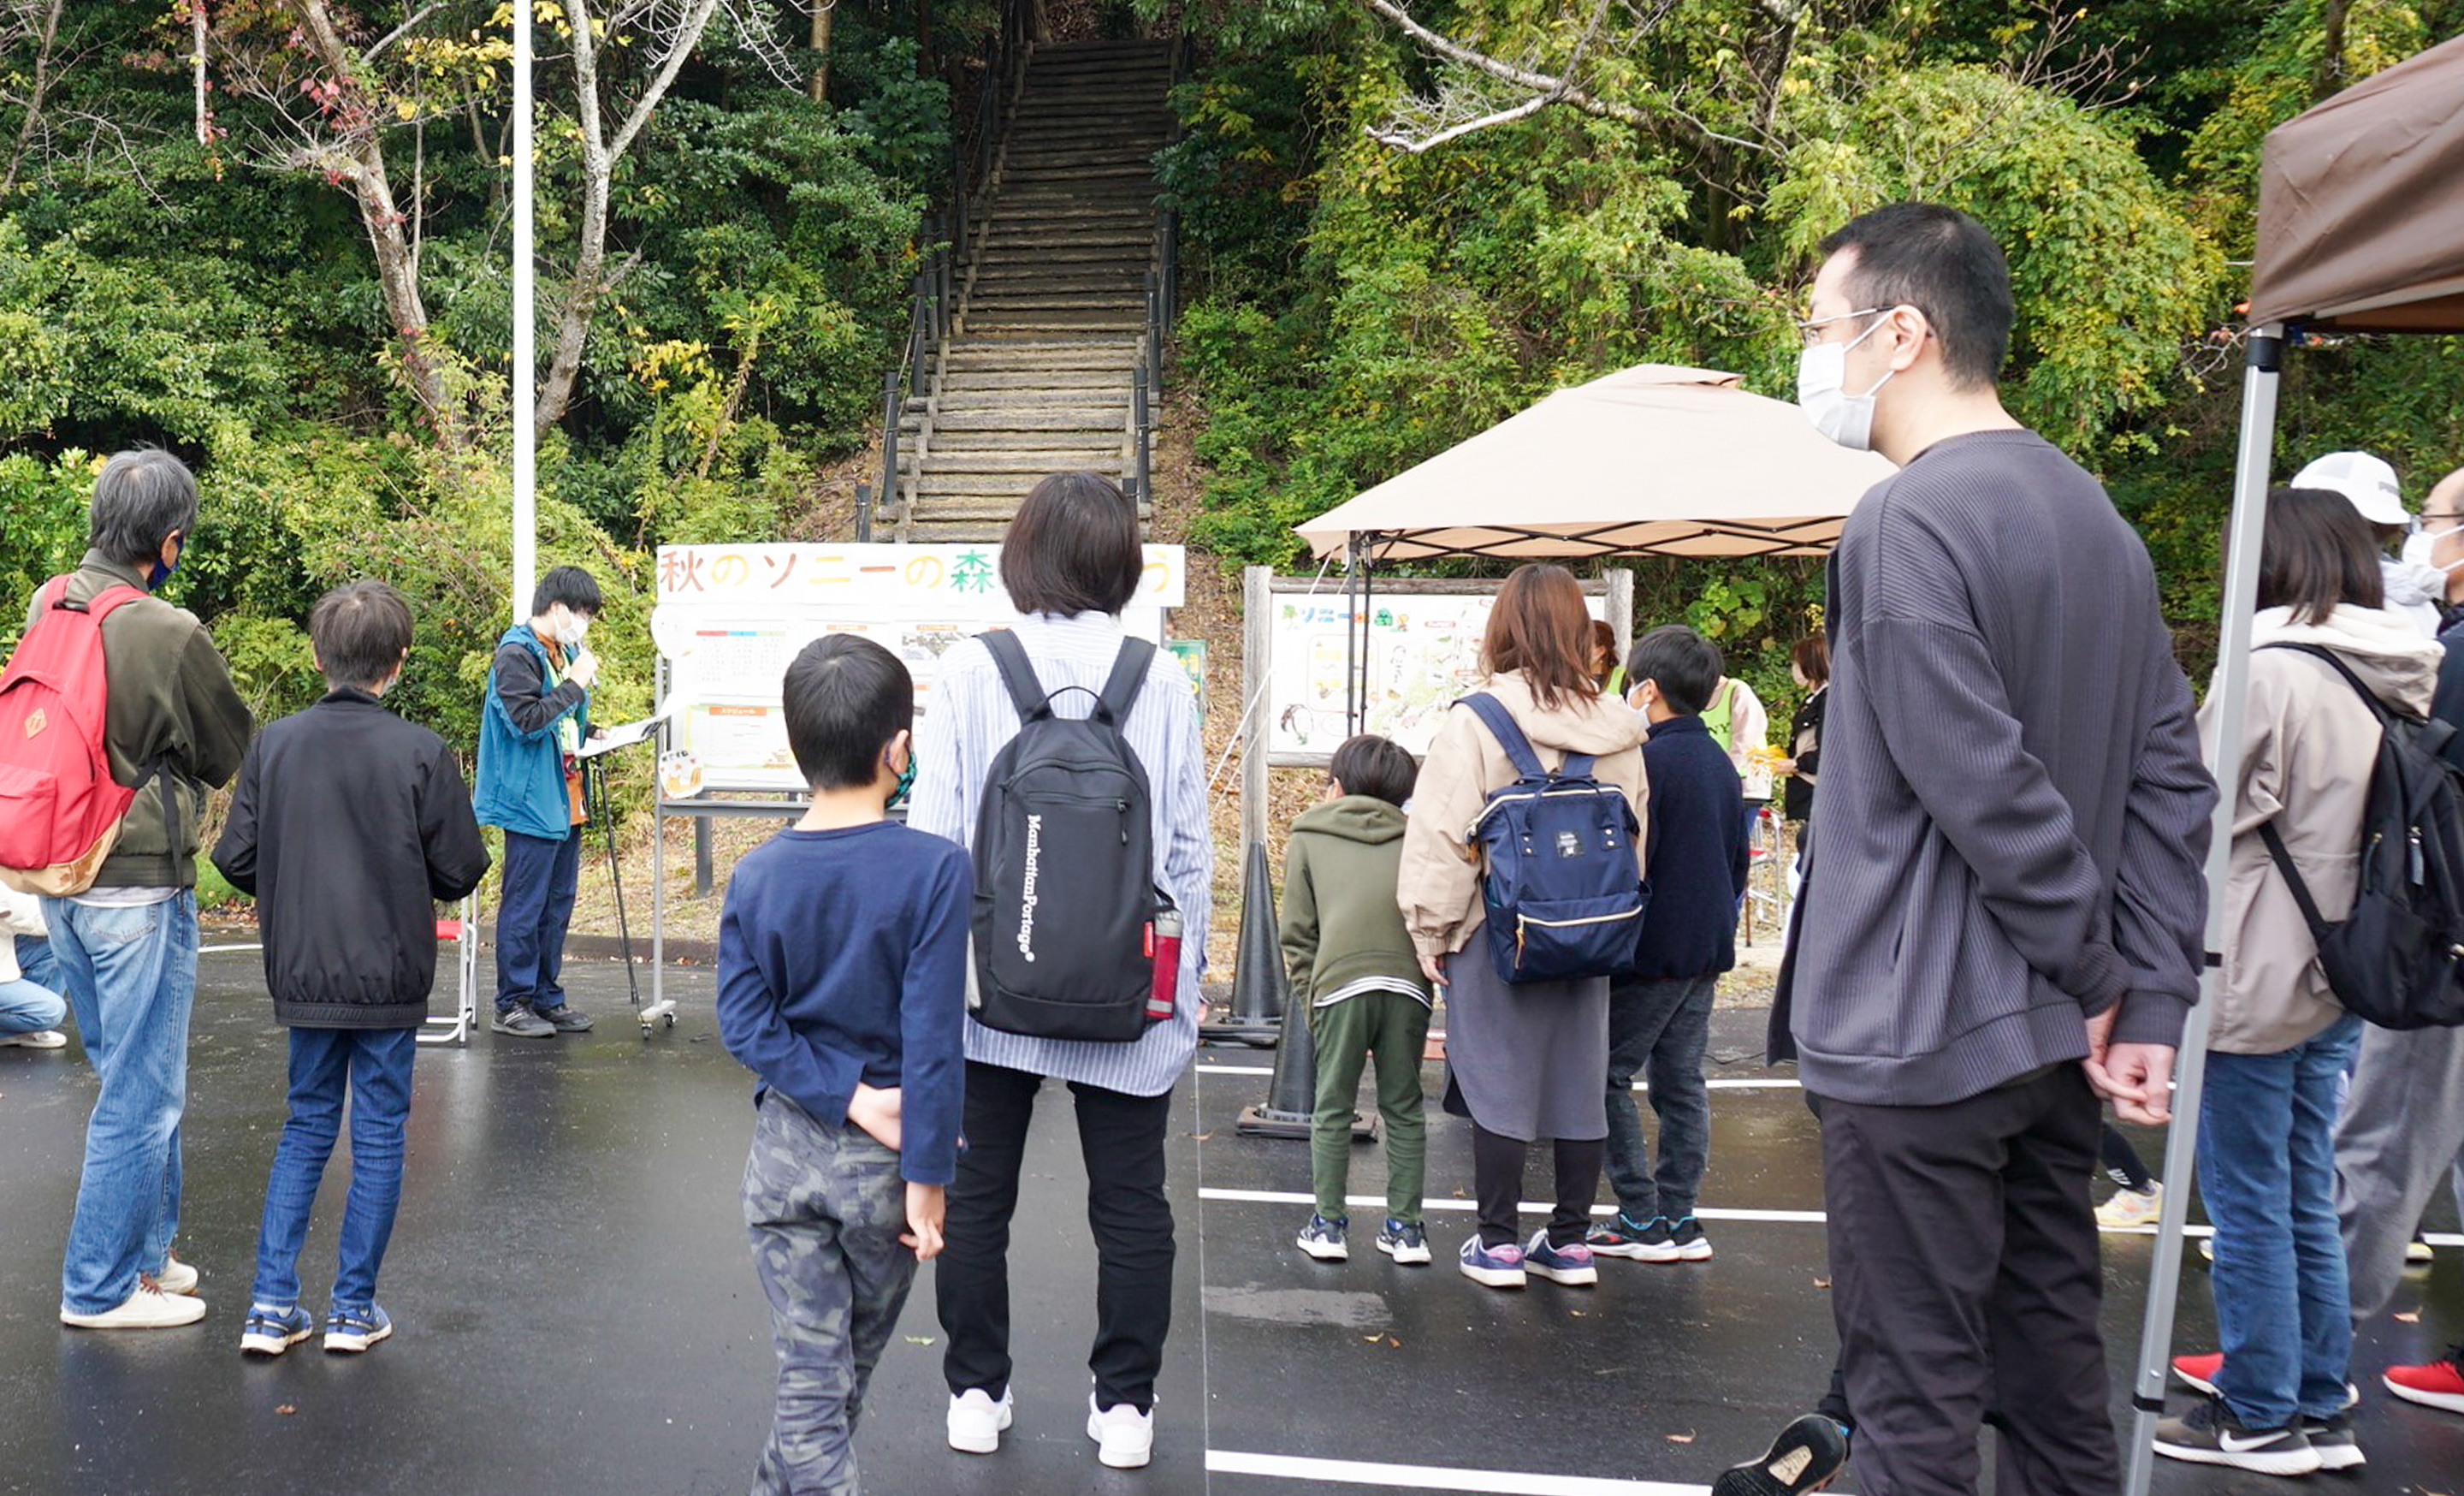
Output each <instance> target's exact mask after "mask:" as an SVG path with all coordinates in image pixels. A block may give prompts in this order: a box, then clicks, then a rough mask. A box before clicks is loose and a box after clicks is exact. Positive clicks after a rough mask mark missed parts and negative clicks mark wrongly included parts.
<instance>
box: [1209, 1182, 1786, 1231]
mask: <svg viewBox="0 0 2464 1496" xmlns="http://www.w3.org/2000/svg"><path fill="white" fill-rule="evenodd" d="M1198 1197H1199V1199H1201V1200H1220V1201H1222V1202H1223V1203H1225V1204H1227V1205H1309V1204H1312V1203H1314V1202H1315V1201H1316V1199H1317V1196H1316V1195H1307V1194H1303V1193H1301V1192H1298V1191H1284V1190H1200V1191H1199V1192H1198ZM1343 1202H1344V1203H1345V1204H1346V1205H1377V1206H1382V1205H1384V1204H1385V1203H1386V1196H1384V1195H1345V1196H1344V1197H1343ZM1421 1208H1422V1209H1424V1210H1433V1211H1461V1212H1463V1213H1464V1214H1466V1215H1468V1214H1469V1213H1471V1212H1473V1211H1476V1210H1478V1209H1480V1204H1479V1202H1478V1201H1475V1200H1455V1199H1444V1200H1424V1201H1422V1202H1421ZM1518 1208H1519V1209H1521V1210H1523V1211H1526V1212H1529V1214H1531V1215H1535V1216H1546V1215H1548V1214H1549V1213H1550V1212H1551V1211H1552V1210H1554V1209H1556V1207H1555V1206H1554V1205H1551V1204H1549V1203H1547V1202H1545V1201H1535V1200H1525V1201H1524V1202H1523V1203H1522V1205H1521V1206H1520V1207H1518ZM1616 1211H1617V1202H1616V1201H1614V1200H1612V1201H1610V1202H1609V1203H1608V1204H1606V1205H1595V1206H1593V1207H1592V1214H1593V1215H1595V1216H1608V1215H1613V1214H1615V1212H1616ZM1694 1214H1695V1215H1696V1216H1698V1217H1701V1218H1702V1219H1704V1220H1754V1221H1765V1222H1771V1221H1776V1222H1779V1223H1782V1224H1785V1225H1799V1226H1818V1225H1820V1224H1822V1222H1823V1220H1824V1218H1825V1217H1824V1216H1823V1214H1822V1212H1820V1211H1749V1210H1718V1209H1712V1210H1698V1211H1696V1212H1695V1213H1694Z"/></svg>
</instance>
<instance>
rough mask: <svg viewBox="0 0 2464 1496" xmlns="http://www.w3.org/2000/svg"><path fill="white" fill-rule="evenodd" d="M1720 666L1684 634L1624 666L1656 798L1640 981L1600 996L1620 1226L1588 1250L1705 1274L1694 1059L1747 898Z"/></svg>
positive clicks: (1741, 813) (1705, 1036)
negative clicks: (1649, 1122)
mask: <svg viewBox="0 0 2464 1496" xmlns="http://www.w3.org/2000/svg"><path fill="white" fill-rule="evenodd" d="M1723 668H1724V667H1723V663H1722V661H1721V659H1720V651H1719V650H1718V648H1717V647H1715V646H1714V645H1713V644H1712V643H1711V641H1710V640H1709V639H1706V638H1705V637H1704V636H1702V635H1700V634H1697V633H1695V632H1694V631H1693V630H1692V629H1689V628H1686V627H1684V626H1683V625H1682V624H1671V625H1669V626H1667V627H1665V628H1659V629H1654V630H1652V631H1651V632H1650V633H1648V634H1646V635H1644V636H1642V637H1641V638H1640V639H1639V640H1637V641H1636V642H1635V646H1634V653H1633V655H1632V656H1630V657H1629V658H1628V659H1627V661H1626V679H1627V680H1628V681H1632V682H1634V688H1633V696H1632V700H1633V702H1634V704H1635V705H1636V706H1637V707H1638V708H1639V709H1640V710H1641V712H1642V714H1643V716H1644V718H1645V719H1646V720H1648V721H1649V723H1650V724H1651V734H1650V736H1649V737H1648V738H1646V739H1644V741H1643V745H1642V771H1643V777H1644V779H1645V781H1646V782H1648V783H1649V784H1650V786H1651V843H1650V849H1649V851H1648V853H1647V855H1646V857H1645V859H1644V864H1643V878H1644V879H1645V881H1646V882H1649V883H1650V885H1651V903H1650V904H1649V905H1648V906H1646V907H1645V908H1644V910H1643V916H1642V933H1641V936H1640V938H1639V941H1638V943H1637V945H1636V948H1635V971H1634V973H1633V974H1632V975H1630V976H1620V977H1617V978H1615V979H1614V980H1613V981H1612V982H1611V983H1610V985H1609V1074H1608V1106H1609V1149H1608V1175H1609V1183H1610V1184H1611V1185H1612V1186H1614V1187H1615V1188H1616V1190H1617V1215H1616V1216H1615V1217H1611V1218H1610V1219H1608V1220H1607V1221H1605V1222H1602V1223H1601V1224H1599V1225H1597V1226H1594V1227H1593V1228H1592V1230H1591V1234H1590V1236H1589V1237H1588V1238H1587V1239H1588V1241H1589V1242H1590V1244H1591V1248H1592V1252H1593V1254H1594V1255H1595V1256H1598V1257H1623V1258H1631V1259H1634V1260H1635V1261H1637V1262H1705V1261H1708V1260H1709V1258H1710V1256H1711V1242H1710V1239H1709V1238H1707V1237H1705V1236H1704V1235H1703V1227H1702V1226H1701V1224H1700V1223H1698V1222H1697V1221H1696V1220H1695V1219H1694V1192H1695V1191H1696V1190H1697V1189H1698V1188H1700V1187H1701V1185H1702V1183H1703V1171H1704V1170H1705V1168H1706V1167H1707V1166H1708V1164H1709V1163H1710V1157H1711V1096H1710V1088H1709V1087H1708V1086H1706V1085H1705V1084H1704V1083H1703V1050H1704V1046H1705V1044H1706V1043H1708V1042H1709V1039H1710V1037H1711V994H1712V991H1713V989H1715V988H1717V987H1718V986H1719V984H1720V973H1721V972H1723V971H1727V970H1728V969H1729V968H1730V967H1733V966H1735V965H1736V964H1737V949H1736V943H1737V901H1738V900H1739V899H1741V898H1743V897H1744V896H1745V892H1746V836H1745V795H1744V791H1743V787H1742V786H1741V785H1740V784H1739V783H1738V780H1737V770H1736V766H1735V765H1734V764H1733V763H1731V762H1730V761H1729V758H1728V755H1727V752H1726V751H1725V750H1724V749H1722V748H1721V747H1720V745H1719V743H1718V742H1717V741H1716V740H1714V739H1713V738H1712V736H1711V734H1710V732H1709V730H1708V729H1706V728H1705V726H1704V725H1703V718H1702V716H1701V713H1702V710H1703V708H1704V706H1705V704H1706V703H1708V702H1709V701H1710V699H1711V693H1712V692H1713V691H1714V690H1716V689H1718V688H1719V683H1720V676H1721V671H1722V669H1723ZM1638 1071H1639V1072H1641V1073H1642V1075H1643V1076H1644V1078H1645V1079H1646V1080H1647V1081H1648V1082H1649V1083H1650V1085H1651V1109H1652V1111H1653V1112H1654V1113H1656V1114H1657V1115H1658V1116H1659V1118H1660V1160H1659V1164H1658V1167H1657V1168H1654V1167H1653V1165H1652V1159H1651V1153H1650V1150H1648V1149H1647V1148H1646V1147H1645V1146H1644V1144H1643V1138H1642V1121H1641V1118H1640V1116H1639V1114H1638V1113H1637V1112H1636V1110H1635V1105H1634V1078H1635V1075H1636V1073H1637V1072H1638Z"/></svg>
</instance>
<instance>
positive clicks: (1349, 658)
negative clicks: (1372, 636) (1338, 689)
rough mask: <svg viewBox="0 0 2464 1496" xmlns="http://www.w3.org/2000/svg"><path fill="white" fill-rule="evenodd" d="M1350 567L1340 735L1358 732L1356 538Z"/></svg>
mask: <svg viewBox="0 0 2464 1496" xmlns="http://www.w3.org/2000/svg"><path fill="white" fill-rule="evenodd" d="M1350 562H1351V564H1350V565H1348V566H1346V567H1345V568H1344V569H1343V731H1344V735H1345V736H1346V737H1350V736H1351V735H1352V734H1353V733H1356V732H1358V731H1359V730H1360V726H1359V723H1360V633H1359V631H1358V630H1356V629H1354V628H1353V626H1352V610H1353V608H1355V607H1357V606H1358V605H1359V600H1360V536H1359V533H1358V532H1357V531H1355V532H1353V537H1352V555H1351V557H1350Z"/></svg>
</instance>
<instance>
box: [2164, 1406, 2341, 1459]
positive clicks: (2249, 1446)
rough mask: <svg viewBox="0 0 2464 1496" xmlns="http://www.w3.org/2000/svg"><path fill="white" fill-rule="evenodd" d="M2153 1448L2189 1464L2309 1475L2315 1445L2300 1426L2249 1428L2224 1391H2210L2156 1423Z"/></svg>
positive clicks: (2316, 1456)
mask: <svg viewBox="0 0 2464 1496" xmlns="http://www.w3.org/2000/svg"><path fill="white" fill-rule="evenodd" d="M2156 1452H2157V1453H2158V1454H2160V1455H2164V1456H2167V1458H2170V1459H2174V1460H2187V1461H2189V1463H2192V1464H2220V1465H2224V1466H2227V1467H2228V1468H2231V1469H2234V1470H2254V1471H2256V1472H2257V1473H2258V1474H2260V1475H2308V1474H2309V1473H2310V1472H2311V1471H2313V1470H2316V1469H2318V1468H2320V1465H2321V1461H2320V1459H2319V1451H2318V1450H2316V1449H2313V1448H2311V1447H2310V1440H2309V1439H2308V1438H2307V1437H2305V1436H2304V1435H2303V1434H2302V1432H2301V1430H2300V1429H2299V1428H2298V1427H2287V1428H2248V1427H2245V1426H2244V1425H2243V1423H2242V1421H2241V1419H2239V1418H2234V1417H2233V1410H2232V1409H2231V1408H2228V1407H2226V1406H2225V1400H2224V1399H2223V1398H2222V1397H2210V1398H2207V1399H2205V1400H2204V1401H2202V1402H2200V1403H2199V1405H2198V1406H2196V1407H2194V1408H2192V1409H2191V1410H2190V1411H2189V1413H2186V1414H2184V1415H2183V1416H2182V1417H2180V1418H2167V1419H2165V1420H2164V1421H2163V1422H2161V1423H2159V1424H2157V1425H2156Z"/></svg>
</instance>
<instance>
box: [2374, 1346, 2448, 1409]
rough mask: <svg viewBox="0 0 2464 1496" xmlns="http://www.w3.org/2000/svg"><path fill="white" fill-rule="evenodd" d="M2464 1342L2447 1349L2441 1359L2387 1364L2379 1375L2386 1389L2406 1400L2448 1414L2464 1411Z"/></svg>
mask: <svg viewBox="0 0 2464 1496" xmlns="http://www.w3.org/2000/svg"><path fill="white" fill-rule="evenodd" d="M2458 1362H2464V1345H2459V1346H2457V1347H2456V1348H2455V1349H2454V1350H2453V1351H2449V1352H2447V1359H2445V1360H2444V1361H2432V1362H2430V1363H2429V1364H2428V1365H2426V1366H2390V1367H2388V1368H2387V1375H2386V1376H2385V1377H2383V1378H2381V1379H2382V1380H2383V1381H2385V1382H2386V1383H2387V1391H2389V1392H2391V1393H2393V1394H2395V1395H2396V1396H2399V1397H2402V1398H2403V1399H2404V1400H2405V1401H2407V1402H2417V1403H2420V1404H2421V1405H2422V1406H2423V1407H2425V1408H2444V1409H2446V1410H2447V1411H2448V1412H2450V1413H2464V1369H2459V1367H2458V1365H2457V1363H2458Z"/></svg>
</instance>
